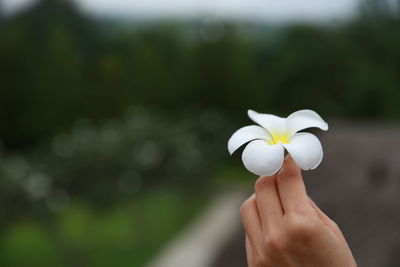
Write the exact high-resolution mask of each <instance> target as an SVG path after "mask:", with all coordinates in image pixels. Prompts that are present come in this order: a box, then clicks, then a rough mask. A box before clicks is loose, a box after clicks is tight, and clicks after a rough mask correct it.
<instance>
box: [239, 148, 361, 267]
mask: <svg viewBox="0 0 400 267" xmlns="http://www.w3.org/2000/svg"><path fill="white" fill-rule="evenodd" d="M240 212H241V217H242V221H243V225H244V228H245V231H246V254H247V262H248V266H249V267H291V266H307V267H354V266H357V264H356V262H355V260H354V258H353V255H352V253H351V251H350V249H349V247H348V245H347V242H346V240H345V238H344V237H343V234H342V233H341V231H340V229H339V227H338V226H337V225H336V223H335V222H333V221H332V220H331V219H330V218H328V216H326V215H325V214H324V213H323V212H322V211H321V210H320V209H319V208H318V207H317V206H316V205H315V203H314V202H313V201H312V200H311V199H310V198H309V197H308V196H307V193H306V188H305V186H304V182H303V178H302V176H301V171H300V169H299V168H298V167H297V165H296V163H295V162H294V161H293V159H292V158H291V157H290V156H287V157H286V158H285V161H284V164H283V166H282V169H281V170H280V171H279V172H278V173H277V174H276V175H273V176H270V177H266V176H265V177H260V178H259V179H258V180H257V182H256V185H255V194H253V195H252V196H251V197H250V198H249V199H247V200H246V201H245V202H244V203H243V204H242V205H241V208H240Z"/></svg>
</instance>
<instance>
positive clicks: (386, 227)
mask: <svg viewBox="0 0 400 267" xmlns="http://www.w3.org/2000/svg"><path fill="white" fill-rule="evenodd" d="M330 128H331V129H330V130H329V131H328V132H326V133H323V134H322V135H320V140H321V142H322V144H323V148H324V160H323V161H322V164H321V165H320V166H319V168H318V169H317V170H314V171H308V172H304V174H303V175H304V179H305V183H306V186H307V190H308V193H309V195H310V197H311V198H313V199H314V201H315V202H316V203H317V204H318V205H319V206H320V207H321V209H322V210H323V211H324V212H325V213H326V214H327V215H328V216H329V217H331V218H332V219H333V220H334V221H336V222H337V224H338V225H339V226H340V227H341V229H342V231H343V233H344V235H345V237H346V239H347V241H348V242H349V245H350V247H351V249H352V251H353V254H354V256H355V257H356V260H357V263H358V265H359V266H363V267H376V266H381V267H398V266H400V253H399V252H400V124H397V125H395V124H385V123H377V124H371V123H359V122H358V123H343V122H336V123H331V124H330ZM317 134H321V132H317ZM214 266H215V267H228V266H229V267H243V266H246V260H245V253H244V245H243V233H242V232H239V233H238V234H237V235H236V236H235V237H233V238H232V240H230V241H229V242H228V244H227V245H226V247H225V249H224V250H223V251H222V253H221V254H220V257H219V258H218V259H217V260H216V262H215V264H214Z"/></svg>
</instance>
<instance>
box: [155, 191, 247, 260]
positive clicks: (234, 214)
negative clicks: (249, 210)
mask: <svg viewBox="0 0 400 267" xmlns="http://www.w3.org/2000/svg"><path fill="white" fill-rule="evenodd" d="M245 197H246V196H245V194H244V193H239V192H230V193H224V194H222V195H220V196H218V197H217V198H216V199H215V200H214V201H213V202H212V203H211V204H210V205H209V208H208V209H207V210H206V211H205V212H204V213H203V214H202V215H200V217H198V219H197V220H196V221H195V222H194V223H193V224H192V225H191V226H189V228H188V229H187V230H185V231H184V232H183V233H182V234H181V235H179V236H178V237H177V238H176V239H175V240H173V241H172V242H171V244H169V245H168V246H167V247H166V249H165V250H164V251H162V252H161V253H160V255H159V257H157V258H156V259H155V260H154V261H153V262H152V263H150V264H149V265H148V266H147V267H181V266H182V267H183V266H184V267H209V266H210V265H211V264H212V263H213V262H215V260H216V258H217V256H218V255H220V254H221V252H222V249H223V247H224V246H225V245H226V243H227V242H228V241H229V240H230V239H231V238H232V236H234V235H235V234H236V233H237V232H238V231H239V229H240V219H239V206H240V203H241V202H242V201H243V200H244V199H245Z"/></svg>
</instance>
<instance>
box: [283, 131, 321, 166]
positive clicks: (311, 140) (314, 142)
mask: <svg viewBox="0 0 400 267" xmlns="http://www.w3.org/2000/svg"><path fill="white" fill-rule="evenodd" d="M283 146H284V147H285V148H286V149H287V151H288V152H289V154H290V155H291V156H292V158H293V160H294V161H295V162H296V163H297V165H298V166H299V167H300V168H302V169H303V170H312V169H315V168H317V167H318V165H319V164H320V163H321V161H322V157H323V151H322V145H321V142H320V141H319V140H318V138H317V137H316V136H315V135H313V134H310V133H297V134H295V135H293V136H292V137H290V138H289V140H288V143H287V144H283Z"/></svg>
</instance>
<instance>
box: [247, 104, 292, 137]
mask: <svg viewBox="0 0 400 267" xmlns="http://www.w3.org/2000/svg"><path fill="white" fill-rule="evenodd" d="M247 114H248V116H249V117H250V119H252V120H253V121H254V122H255V123H257V124H259V125H261V126H262V127H264V128H265V129H267V131H268V132H269V133H270V134H271V135H272V136H274V135H282V134H285V132H286V119H285V118H281V117H278V116H275V115H271V114H262V113H258V112H256V111H254V110H251V109H250V110H248V111H247Z"/></svg>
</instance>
